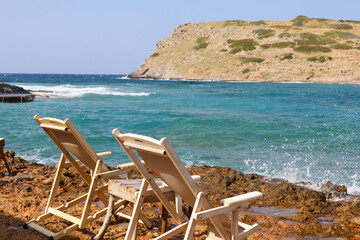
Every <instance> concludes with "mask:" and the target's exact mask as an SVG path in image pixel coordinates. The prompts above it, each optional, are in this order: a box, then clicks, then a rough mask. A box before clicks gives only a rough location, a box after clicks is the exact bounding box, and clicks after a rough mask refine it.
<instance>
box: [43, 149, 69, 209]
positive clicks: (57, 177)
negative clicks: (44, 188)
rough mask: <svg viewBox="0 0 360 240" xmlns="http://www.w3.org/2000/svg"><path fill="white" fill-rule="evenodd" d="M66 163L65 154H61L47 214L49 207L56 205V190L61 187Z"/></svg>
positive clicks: (47, 205) (47, 206)
mask: <svg viewBox="0 0 360 240" xmlns="http://www.w3.org/2000/svg"><path fill="white" fill-rule="evenodd" d="M65 161H66V158H65V156H64V154H61V157H60V162H59V164H58V166H57V169H56V174H55V178H54V182H53V185H52V187H51V192H50V196H49V200H48V202H47V204H46V208H45V212H47V211H48V209H49V207H50V206H52V205H53V203H54V200H55V196H56V190H57V188H58V186H59V183H60V179H61V175H62V170H63V169H64V167H65Z"/></svg>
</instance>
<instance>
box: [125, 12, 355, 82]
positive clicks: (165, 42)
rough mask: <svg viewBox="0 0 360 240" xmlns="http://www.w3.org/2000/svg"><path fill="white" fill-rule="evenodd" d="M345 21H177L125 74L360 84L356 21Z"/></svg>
mask: <svg viewBox="0 0 360 240" xmlns="http://www.w3.org/2000/svg"><path fill="white" fill-rule="evenodd" d="M304 19H305V21H303V20H304ZM344 21H345V22H346V27H348V29H346V30H342V29H340V30H339V29H335V28H334V26H337V25H338V24H339V22H338V21H335V20H329V19H321V20H319V19H316V18H308V17H305V16H298V17H296V18H294V19H291V20H287V21H253V22H247V21H242V20H230V21H225V22H200V23H190V24H184V25H180V26H178V27H176V28H175V29H174V30H173V32H172V33H171V35H170V36H169V37H168V38H166V39H161V40H160V41H159V42H158V43H157V44H156V46H155V50H154V52H153V54H152V55H151V56H150V57H148V58H147V59H146V60H145V62H144V63H142V64H141V65H140V66H139V67H138V68H137V69H136V70H135V71H134V72H132V73H131V74H129V77H130V78H159V79H189V80H219V81H271V82H318V83H360V23H359V21H346V20H344ZM344 26H345V25H344ZM241 41H243V42H241Z"/></svg>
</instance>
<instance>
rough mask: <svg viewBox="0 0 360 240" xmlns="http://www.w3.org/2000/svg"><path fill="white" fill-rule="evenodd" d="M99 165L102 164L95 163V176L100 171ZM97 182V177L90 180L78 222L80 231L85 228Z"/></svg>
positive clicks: (100, 162)
mask: <svg viewBox="0 0 360 240" xmlns="http://www.w3.org/2000/svg"><path fill="white" fill-rule="evenodd" d="M101 164H102V161H101V160H98V161H97V163H96V167H95V174H97V173H98V172H99V170H100V169H101ZM97 181H98V179H97V177H93V178H92V180H91V184H90V188H89V193H88V195H87V198H86V202H85V206H84V210H83V214H82V216H81V220H80V226H79V227H80V229H82V228H84V227H85V224H86V221H87V217H88V215H89V211H90V207H91V204H92V201H93V198H94V195H95V190H96V185H97Z"/></svg>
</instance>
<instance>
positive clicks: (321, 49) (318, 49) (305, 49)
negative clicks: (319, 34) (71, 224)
mask: <svg viewBox="0 0 360 240" xmlns="http://www.w3.org/2000/svg"><path fill="white" fill-rule="evenodd" d="M294 51H296V52H302V53H313V52H331V49H330V48H328V47H323V46H299V47H296V48H294Z"/></svg>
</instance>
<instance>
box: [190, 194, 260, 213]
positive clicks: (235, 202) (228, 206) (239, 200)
mask: <svg viewBox="0 0 360 240" xmlns="http://www.w3.org/2000/svg"><path fill="white" fill-rule="evenodd" d="M262 195H263V194H262V193H261V192H250V193H245V194H241V195H238V196H235V197H231V198H226V199H223V200H222V202H223V203H224V206H220V207H215V208H210V209H206V210H203V211H200V212H197V213H194V219H195V220H206V219H208V218H211V217H215V216H218V215H222V214H225V213H228V212H232V211H234V210H235V209H237V208H238V207H244V206H247V205H248V203H249V202H250V201H252V200H256V199H258V198H260V197H262Z"/></svg>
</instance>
